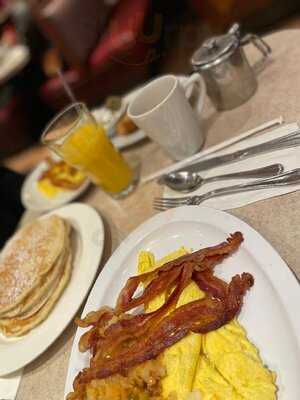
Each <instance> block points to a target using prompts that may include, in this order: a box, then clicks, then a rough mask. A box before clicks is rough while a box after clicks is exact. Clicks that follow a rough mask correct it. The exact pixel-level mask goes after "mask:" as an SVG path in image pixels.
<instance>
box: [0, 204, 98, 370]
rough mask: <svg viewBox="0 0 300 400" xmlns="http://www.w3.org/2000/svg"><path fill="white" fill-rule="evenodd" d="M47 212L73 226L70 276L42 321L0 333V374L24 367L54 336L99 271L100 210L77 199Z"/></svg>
mask: <svg viewBox="0 0 300 400" xmlns="http://www.w3.org/2000/svg"><path fill="white" fill-rule="evenodd" d="M50 214H56V215H59V216H60V217H62V218H65V219H66V220H67V221H68V222H69V223H70V224H71V226H72V228H73V233H72V243H71V245H72V252H73V272H72V276H71V280H70V282H69V284H68V286H67V287H66V289H65V291H64V292H63V294H62V296H61V297H60V299H59V300H58V302H57V304H56V305H55V307H54V309H53V310H52V312H51V313H50V315H49V316H48V318H47V319H46V320H45V321H44V322H42V323H41V324H40V325H38V326H37V327H36V328H34V329H33V330H32V331H30V332H29V333H28V334H27V335H25V336H22V337H20V338H12V339H11V338H6V337H5V336H4V335H1V336H0V376H2V375H6V374H10V373H12V372H14V371H16V370H18V369H20V368H22V367H24V366H25V365H27V364H28V363H30V362H31V361H33V360H34V359H35V358H36V357H38V356H39V355H40V354H41V353H43V352H44V351H45V350H46V349H47V348H48V347H49V346H50V345H51V344H52V343H53V342H54V341H55V340H56V339H57V337H58V336H59V335H60V334H61V333H62V332H63V331H64V329H65V328H66V327H67V325H68V324H69V323H70V321H71V320H72V319H73V317H74V315H75V314H76V312H77V310H78V309H79V307H80V306H81V304H82V302H83V301H84V299H85V297H86V295H87V294H88V292H89V289H90V287H91V285H92V283H93V281H94V279H95V276H96V274H97V271H98V267H99V263H100V261H101V257H102V253H103V247H104V227H103V222H102V219H101V217H100V216H99V214H98V213H97V212H96V211H95V210H94V209H93V208H92V207H90V206H87V205H85V204H80V203H73V204H70V205H68V206H65V207H63V208H60V209H58V210H55V211H52V212H51V213H50ZM50 214H47V215H50ZM47 215H45V216H43V217H41V218H45V217H46V216H47Z"/></svg>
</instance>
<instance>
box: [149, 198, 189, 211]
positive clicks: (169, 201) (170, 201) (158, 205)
mask: <svg viewBox="0 0 300 400" xmlns="http://www.w3.org/2000/svg"><path fill="white" fill-rule="evenodd" d="M188 201H189V197H177V198H172V197H156V198H155V199H154V201H153V207H154V208H155V210H158V211H163V210H167V209H168V208H173V207H179V206H183V205H186V204H188Z"/></svg>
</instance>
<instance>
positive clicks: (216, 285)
mask: <svg viewBox="0 0 300 400" xmlns="http://www.w3.org/2000/svg"><path fill="white" fill-rule="evenodd" d="M193 280H194V281H195V282H196V283H197V285H198V286H199V289H201V290H203V292H205V293H208V294H209V295H211V296H212V297H215V298H217V299H220V300H222V299H224V298H225V297H226V295H227V290H228V284H227V283H226V282H224V281H223V280H222V279H219V278H217V277H216V276H214V274H213V271H203V272H194V273H193Z"/></svg>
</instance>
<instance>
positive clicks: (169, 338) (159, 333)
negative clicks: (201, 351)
mask: <svg viewBox="0 0 300 400" xmlns="http://www.w3.org/2000/svg"><path fill="white" fill-rule="evenodd" d="M253 282H254V280H253V277H252V275H250V274H243V275H242V276H241V277H240V276H238V275H237V276H235V277H233V279H232V280H231V282H230V284H229V285H228V291H227V296H226V298H225V299H223V301H221V300H219V299H214V298H212V297H209V296H208V297H206V298H205V299H201V300H197V301H193V302H190V303H188V304H186V305H183V306H181V307H179V308H177V309H175V310H174V311H173V312H172V313H171V314H169V315H168V316H167V317H165V318H164V319H163V320H161V321H160V322H159V323H158V324H157V325H156V326H155V328H154V329H151V331H150V332H149V333H148V334H146V335H145V337H144V338H143V339H141V340H139V341H138V342H137V343H135V345H134V346H131V347H129V348H128V349H125V350H123V351H121V352H119V353H118V354H116V355H115V356H114V357H110V358H107V359H102V362H101V361H100V360H99V361H100V362H98V363H93V364H92V368H87V369H85V370H84V371H82V372H81V373H80V374H79V375H78V377H77V378H76V381H75V382H76V385H77V384H81V383H87V382H89V381H91V380H92V379H103V378H106V377H108V376H110V375H113V374H115V373H122V372H123V371H125V370H127V369H128V368H131V367H133V366H135V365H137V364H140V363H142V362H144V361H147V360H150V359H153V358H155V357H157V356H158V355H159V354H160V353H161V352H163V351H164V350H165V349H166V348H167V347H169V346H172V345H173V344H174V343H176V342H178V341H179V340H180V339H182V338H183V337H184V336H186V335H187V334H188V333H189V332H196V333H207V332H209V331H211V330H215V329H217V328H219V327H221V326H223V325H224V324H225V323H227V322H228V321H229V320H231V319H232V318H234V317H235V315H236V314H237V313H238V312H239V310H240V307H241V305H242V300H243V296H244V295H245V293H246V291H247V290H248V289H249V288H250V287H251V286H252V285H253Z"/></svg>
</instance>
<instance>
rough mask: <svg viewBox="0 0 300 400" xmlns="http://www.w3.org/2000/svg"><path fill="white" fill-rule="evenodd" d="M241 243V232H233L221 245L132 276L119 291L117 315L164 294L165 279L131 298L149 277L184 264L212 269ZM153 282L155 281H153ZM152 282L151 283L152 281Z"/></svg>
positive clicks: (167, 283) (198, 269) (167, 281)
mask: <svg viewBox="0 0 300 400" xmlns="http://www.w3.org/2000/svg"><path fill="white" fill-rule="evenodd" d="M242 241H243V235H242V234H241V232H235V233H233V234H232V235H230V236H229V237H228V238H227V240H226V241H225V242H223V243H221V244H218V245H216V246H212V247H206V248H204V249H200V250H198V251H195V252H194V253H191V254H186V255H183V256H181V257H179V258H177V259H176V260H173V261H170V262H168V263H166V264H164V265H163V266H161V267H159V268H157V269H155V270H153V271H151V272H148V273H145V274H142V275H138V276H133V277H131V278H129V279H128V281H127V283H126V285H125V286H124V288H123V289H122V290H121V292H120V295H119V297H118V300H117V304H116V310H117V312H119V313H122V312H125V311H129V310H131V309H133V308H135V307H137V306H138V305H140V304H143V301H145V297H146V299H147V300H146V301H147V302H148V301H151V300H152V299H154V297H156V296H157V295H159V294H161V293H163V292H165V291H166V290H167V289H168V285H169V280H168V279H166V280H165V282H162V283H161V284H160V285H158V284H157V282H155V283H153V286H152V287H151V288H148V290H147V288H146V289H145V290H147V295H145V294H144V293H143V295H142V296H145V297H142V296H140V297H138V298H133V296H134V294H135V292H136V290H137V288H138V286H139V284H140V283H142V282H145V280H147V279H149V278H150V277H157V279H158V278H159V277H160V275H161V274H162V273H165V272H167V271H170V270H173V269H174V268H179V267H182V266H183V265H184V264H187V263H189V264H190V263H193V265H194V268H195V270H197V271H205V270H207V269H211V268H213V267H214V266H215V265H216V264H218V263H220V262H222V261H223V260H224V258H225V257H227V256H229V255H230V254H232V253H233V252H234V251H236V250H237V249H238V248H239V246H240V244H241V243H242ZM154 281H155V279H154ZM152 282H153V281H152Z"/></svg>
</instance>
